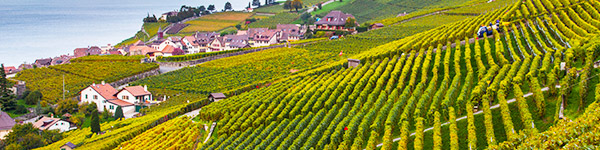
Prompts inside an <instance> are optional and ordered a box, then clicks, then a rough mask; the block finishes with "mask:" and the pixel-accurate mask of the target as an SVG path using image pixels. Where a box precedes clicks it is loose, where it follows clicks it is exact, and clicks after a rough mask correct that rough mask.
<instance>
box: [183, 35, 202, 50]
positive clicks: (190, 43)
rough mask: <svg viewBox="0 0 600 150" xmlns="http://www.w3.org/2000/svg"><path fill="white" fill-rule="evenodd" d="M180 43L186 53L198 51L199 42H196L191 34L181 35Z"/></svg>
mask: <svg viewBox="0 0 600 150" xmlns="http://www.w3.org/2000/svg"><path fill="white" fill-rule="evenodd" d="M181 44H182V45H183V46H185V48H187V52H186V53H187V54H195V53H199V52H200V44H198V43H196V38H195V37H193V36H185V37H183V39H182V40H181Z"/></svg>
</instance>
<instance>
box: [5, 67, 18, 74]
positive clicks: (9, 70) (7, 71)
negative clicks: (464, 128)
mask: <svg viewBox="0 0 600 150" xmlns="http://www.w3.org/2000/svg"><path fill="white" fill-rule="evenodd" d="M19 71H20V70H19V69H17V68H15V66H8V67H4V73H5V74H13V73H17V72H19Z"/></svg>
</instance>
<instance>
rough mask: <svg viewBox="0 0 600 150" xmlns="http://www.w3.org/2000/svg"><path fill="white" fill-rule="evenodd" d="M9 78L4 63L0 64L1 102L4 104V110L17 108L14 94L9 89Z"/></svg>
mask: <svg viewBox="0 0 600 150" xmlns="http://www.w3.org/2000/svg"><path fill="white" fill-rule="evenodd" d="M8 86H9V84H8V79H6V73H4V64H2V65H0V104H2V110H5V111H6V110H13V109H15V107H16V105H17V102H16V101H15V97H14V95H12V92H11V91H10V90H8Z"/></svg>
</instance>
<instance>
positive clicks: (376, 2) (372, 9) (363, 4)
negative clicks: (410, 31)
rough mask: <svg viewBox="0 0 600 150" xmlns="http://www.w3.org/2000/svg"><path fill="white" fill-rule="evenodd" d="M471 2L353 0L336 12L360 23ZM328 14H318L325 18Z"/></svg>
mask: <svg viewBox="0 0 600 150" xmlns="http://www.w3.org/2000/svg"><path fill="white" fill-rule="evenodd" d="M468 1H469V0H353V1H351V2H350V3H347V4H346V5H342V6H339V7H337V8H335V9H334V10H341V11H343V12H345V13H350V14H352V15H354V17H356V19H357V21H358V22H359V23H363V22H367V21H370V20H373V19H383V18H389V17H395V16H397V15H398V14H400V13H404V12H407V13H410V12H413V11H417V10H420V9H426V8H441V7H448V6H454V5H460V4H463V3H465V2H468ZM327 13H328V12H323V13H321V14H318V15H320V16H325V15H326V14H327Z"/></svg>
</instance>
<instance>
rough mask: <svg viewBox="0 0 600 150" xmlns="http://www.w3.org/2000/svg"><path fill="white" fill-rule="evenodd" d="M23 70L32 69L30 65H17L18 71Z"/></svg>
mask: <svg viewBox="0 0 600 150" xmlns="http://www.w3.org/2000/svg"><path fill="white" fill-rule="evenodd" d="M25 69H33V66H32V65H31V64H21V65H19V70H25Z"/></svg>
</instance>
